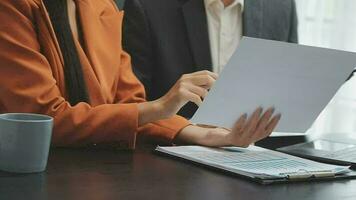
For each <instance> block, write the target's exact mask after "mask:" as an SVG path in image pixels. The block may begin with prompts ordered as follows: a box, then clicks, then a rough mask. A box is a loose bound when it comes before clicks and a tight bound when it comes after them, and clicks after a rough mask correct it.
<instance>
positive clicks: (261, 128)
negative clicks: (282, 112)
mask: <svg viewBox="0 0 356 200" xmlns="http://www.w3.org/2000/svg"><path fill="white" fill-rule="evenodd" d="M273 113H274V108H273V107H272V108H269V109H267V111H266V112H265V113H264V114H263V115H262V117H261V119H260V121H259V122H258V125H257V128H256V132H259V133H260V132H264V131H265V129H266V127H267V125H268V123H269V122H270V119H271V117H272V115H273Z"/></svg>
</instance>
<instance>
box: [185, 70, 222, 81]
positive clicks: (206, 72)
mask: <svg viewBox="0 0 356 200" xmlns="http://www.w3.org/2000/svg"><path fill="white" fill-rule="evenodd" d="M191 75H209V76H211V77H213V78H214V79H215V80H216V79H218V77H219V75H218V74H217V73H214V72H211V71H208V70H203V71H198V72H194V73H191Z"/></svg>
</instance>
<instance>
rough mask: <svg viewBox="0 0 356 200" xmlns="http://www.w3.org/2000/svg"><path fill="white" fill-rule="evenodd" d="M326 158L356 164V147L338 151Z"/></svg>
mask: <svg viewBox="0 0 356 200" xmlns="http://www.w3.org/2000/svg"><path fill="white" fill-rule="evenodd" d="M326 157H328V158H332V159H335V160H342V161H347V162H352V163H356V147H352V148H347V149H343V150H340V151H336V152H333V153H331V154H328V155H326Z"/></svg>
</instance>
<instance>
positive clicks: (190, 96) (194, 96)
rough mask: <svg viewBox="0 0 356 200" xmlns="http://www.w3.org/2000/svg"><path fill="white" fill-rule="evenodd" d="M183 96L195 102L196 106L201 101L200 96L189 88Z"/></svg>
mask: <svg viewBox="0 0 356 200" xmlns="http://www.w3.org/2000/svg"><path fill="white" fill-rule="evenodd" d="M184 96H185V98H186V101H191V102H193V103H195V104H196V105H197V106H200V105H201V104H202V103H203V101H202V99H201V97H200V96H199V95H197V94H195V93H193V92H191V91H189V90H187V92H186V93H185V95H184Z"/></svg>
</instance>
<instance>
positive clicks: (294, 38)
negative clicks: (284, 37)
mask: <svg viewBox="0 0 356 200" xmlns="http://www.w3.org/2000/svg"><path fill="white" fill-rule="evenodd" d="M288 42H291V43H298V14H297V6H296V4H295V0H292V11H291V16H290V30H289V38H288Z"/></svg>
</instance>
